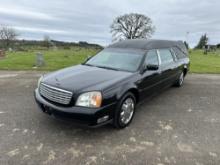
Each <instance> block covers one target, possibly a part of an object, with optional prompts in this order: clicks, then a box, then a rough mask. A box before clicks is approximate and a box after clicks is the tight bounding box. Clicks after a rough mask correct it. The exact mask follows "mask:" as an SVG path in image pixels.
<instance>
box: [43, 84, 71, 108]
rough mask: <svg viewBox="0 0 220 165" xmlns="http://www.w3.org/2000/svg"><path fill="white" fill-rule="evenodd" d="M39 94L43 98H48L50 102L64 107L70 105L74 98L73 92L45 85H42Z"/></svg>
mask: <svg viewBox="0 0 220 165" xmlns="http://www.w3.org/2000/svg"><path fill="white" fill-rule="evenodd" d="M39 92H40V94H41V95H42V96H43V97H45V98H47V99H48V100H50V101H53V102H56V103H60V104H64V105H67V104H69V103H70V101H71V98H72V96H73V93H72V92H69V91H66V90H63V89H59V88H55V87H52V86H50V85H46V84H44V83H41V84H40V88H39Z"/></svg>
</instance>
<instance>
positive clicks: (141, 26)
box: [111, 13, 155, 41]
mask: <svg viewBox="0 0 220 165" xmlns="http://www.w3.org/2000/svg"><path fill="white" fill-rule="evenodd" d="M154 31H155V26H153V25H152V20H151V19H150V18H149V17H147V16H145V15H142V14H136V13H131V14H125V15H122V16H119V17H117V18H115V19H114V21H113V23H112V25H111V33H112V38H113V41H118V40H124V39H137V38H150V37H151V35H152V34H153V33H154Z"/></svg>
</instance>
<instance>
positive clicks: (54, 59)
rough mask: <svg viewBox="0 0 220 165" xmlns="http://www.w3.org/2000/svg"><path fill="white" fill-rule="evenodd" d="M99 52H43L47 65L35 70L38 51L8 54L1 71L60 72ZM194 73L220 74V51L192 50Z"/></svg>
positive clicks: (94, 50)
mask: <svg viewBox="0 0 220 165" xmlns="http://www.w3.org/2000/svg"><path fill="white" fill-rule="evenodd" d="M98 51H100V50H97V49H93V48H80V47H73V48H71V49H69V50H65V49H58V50H42V51H40V52H42V53H43V54H44V58H45V62H46V65H45V66H44V67H41V68H34V65H35V61H36V53H37V52H38V51H37V50H30V51H27V52H25V51H20V52H7V56H6V57H5V58H3V59H0V70H50V71H51V70H58V69H61V68H64V67H67V66H72V65H76V64H80V63H81V62H83V61H84V60H85V59H86V58H87V56H89V55H94V54H96V53H97V52H98ZM190 60H191V68H190V72H192V73H220V50H219V51H217V52H216V53H208V55H204V54H203V51H202V50H192V51H191V53H190Z"/></svg>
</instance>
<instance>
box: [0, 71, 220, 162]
mask: <svg viewBox="0 0 220 165" xmlns="http://www.w3.org/2000/svg"><path fill="white" fill-rule="evenodd" d="M40 75H41V73H38V72H7V71H1V72H0V164H1V165H4V164H16V165H17V164H30V165H36V164H62V165H65V164H76V165H79V164H88V165H89V164H120V165H123V164H149V165H151V164H152V165H153V164H155V165H166V164H182V165H186V164H190V165H193V164H195V165H208V164H209V165H210V164H211V165H213V164H216V165H219V164H220V76H218V75H196V74H195V75H194V74H193V75H189V76H188V77H187V79H186V81H185V84H184V86H183V87H182V88H170V89H168V90H166V91H164V92H163V93H161V94H160V95H158V96H156V97H154V98H152V99H151V100H150V101H146V102H145V103H143V104H142V105H140V106H139V108H138V110H137V113H136V116H135V118H134V120H133V123H132V124H131V125H130V126H129V127H128V128H126V129H124V130H116V129H113V128H112V127H111V126H105V127H102V128H98V129H88V128H79V127H77V126H75V125H73V124H71V123H66V122H61V121H57V120H54V119H53V118H51V117H49V116H47V115H45V114H43V113H41V112H40V111H39V110H38V107H37V106H36V104H35V102H34V98H33V90H34V89H35V87H36V82H37V79H38V77H39V76H40Z"/></svg>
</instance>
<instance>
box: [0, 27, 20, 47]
mask: <svg viewBox="0 0 220 165" xmlns="http://www.w3.org/2000/svg"><path fill="white" fill-rule="evenodd" d="M17 36H18V33H17V32H16V31H15V29H13V28H10V27H7V26H1V27H0V41H1V43H2V44H1V45H2V46H3V47H4V48H8V47H9V46H11V45H12V44H13V42H14V40H16V38H17Z"/></svg>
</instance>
